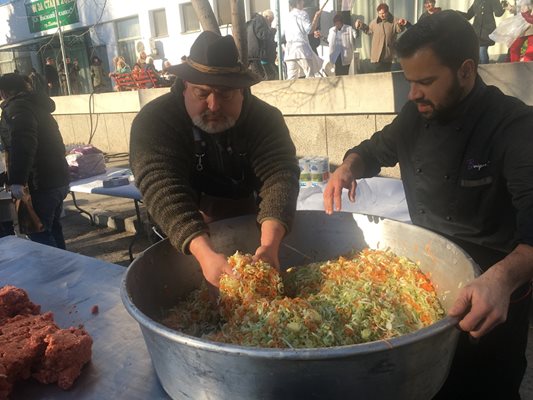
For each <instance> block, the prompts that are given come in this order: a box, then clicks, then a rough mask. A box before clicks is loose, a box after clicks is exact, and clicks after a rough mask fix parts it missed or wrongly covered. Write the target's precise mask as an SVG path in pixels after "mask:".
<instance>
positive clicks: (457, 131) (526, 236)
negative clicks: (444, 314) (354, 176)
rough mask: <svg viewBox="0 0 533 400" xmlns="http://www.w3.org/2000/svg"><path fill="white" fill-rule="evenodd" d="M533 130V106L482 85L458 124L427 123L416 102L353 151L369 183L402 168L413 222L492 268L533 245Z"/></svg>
mask: <svg viewBox="0 0 533 400" xmlns="http://www.w3.org/2000/svg"><path fill="white" fill-rule="evenodd" d="M531 126H533V108H531V107H528V106H526V105H525V104H524V103H522V102H521V101H520V100H518V99H516V98H514V97H509V96H506V95H504V94H503V93H502V92H501V91H500V90H499V89H497V88H496V87H494V86H485V84H484V83H483V82H482V81H481V79H478V82H477V83H476V86H475V88H474V90H473V91H472V92H471V93H470V94H469V95H468V96H467V98H465V99H464V100H462V101H461V103H460V104H459V105H458V106H457V107H456V110H455V113H454V114H453V117H452V118H449V119H448V120H446V121H438V120H426V119H424V118H423V117H422V116H421V115H420V114H419V113H418V110H417V106H416V104H415V103H414V102H408V103H407V104H406V105H405V106H404V107H403V109H402V111H401V112H400V114H398V116H397V117H396V118H395V119H394V121H393V122H392V123H391V124H389V125H387V126H386V127H384V128H383V129H382V130H381V131H379V132H377V133H375V134H374V135H373V136H372V137H371V139H369V140H365V141H363V142H362V143H361V144H360V145H359V146H357V147H355V148H353V149H352V150H351V151H350V152H356V153H358V154H359V155H360V156H361V157H362V158H363V160H364V165H365V177H368V176H375V175H377V174H378V173H379V171H380V168H381V167H382V166H387V167H390V166H394V165H396V164H397V163H399V165H400V170H401V177H402V181H403V185H404V189H405V197H406V200H407V205H408V207H409V214H410V216H411V220H412V221H413V223H414V224H415V225H419V226H422V227H424V228H428V229H431V230H433V231H436V232H438V233H440V234H442V235H445V236H447V237H449V238H451V239H452V240H453V241H455V242H457V243H458V244H459V245H460V246H461V247H463V248H464V249H465V250H466V251H467V252H468V253H469V254H470V255H471V256H472V257H473V258H474V259H475V260H476V262H477V263H478V264H479V265H480V266H481V267H484V266H485V267H489V266H491V265H492V264H493V263H495V262H496V261H498V256H499V255H501V254H506V253H509V252H511V251H512V250H513V249H514V248H515V247H516V245H517V244H518V243H525V244H528V245H530V246H533V135H531ZM489 258H492V259H491V260H490V261H488V262H487V261H485V260H487V259H489ZM499 259H501V257H500V258H499Z"/></svg>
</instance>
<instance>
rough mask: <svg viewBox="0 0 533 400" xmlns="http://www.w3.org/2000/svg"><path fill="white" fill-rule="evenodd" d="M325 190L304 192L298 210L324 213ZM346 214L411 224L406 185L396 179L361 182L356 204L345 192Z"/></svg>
mask: <svg viewBox="0 0 533 400" xmlns="http://www.w3.org/2000/svg"><path fill="white" fill-rule="evenodd" d="M324 186H325V185H324ZM323 189H324V187H323V186H317V187H309V188H301V189H300V195H299V196H298V203H297V209H298V210H323V209H324V200H323V197H322V196H323ZM342 211H347V212H353V213H361V214H369V215H377V216H380V217H385V218H390V219H394V220H396V221H401V222H411V218H410V217H409V212H408V210H407V203H406V201H405V193H404V191H403V185H402V181H401V180H400V179H394V178H383V177H375V178H369V179H360V180H358V181H357V189H356V192H355V203H352V202H350V200H348V191H347V190H343V192H342Z"/></svg>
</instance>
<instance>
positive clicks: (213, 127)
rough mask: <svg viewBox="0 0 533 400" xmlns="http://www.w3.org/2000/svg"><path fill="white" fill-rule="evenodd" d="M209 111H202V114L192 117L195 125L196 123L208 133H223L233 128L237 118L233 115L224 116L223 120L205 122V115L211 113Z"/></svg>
mask: <svg viewBox="0 0 533 400" xmlns="http://www.w3.org/2000/svg"><path fill="white" fill-rule="evenodd" d="M209 113H210V112H209V111H207V112H204V113H202V114H201V115H199V116H197V117H194V118H193V119H192V122H193V124H194V125H196V126H197V127H198V128H200V129H201V130H203V131H204V132H207V133H221V132H224V131H227V130H228V129H230V128H232V127H234V126H235V124H236V122H237V121H236V120H235V119H233V118H231V117H224V120H223V121H221V122H216V123H213V122H209V123H208V122H205V121H204V117H205V116H207V115H209Z"/></svg>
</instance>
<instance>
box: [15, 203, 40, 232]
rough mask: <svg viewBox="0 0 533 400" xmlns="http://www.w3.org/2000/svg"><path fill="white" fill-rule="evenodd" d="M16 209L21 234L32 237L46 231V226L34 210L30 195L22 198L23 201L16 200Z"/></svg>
mask: <svg viewBox="0 0 533 400" xmlns="http://www.w3.org/2000/svg"><path fill="white" fill-rule="evenodd" d="M15 209H16V211H17V219H18V226H19V232H20V233H21V234H24V235H30V234H32V233H39V232H42V231H44V225H43V223H42V222H41V219H40V218H39V216H38V215H37V213H36V212H35V209H34V208H33V203H32V201H31V196H30V194H29V193H27V194H25V195H24V196H22V198H21V199H17V200H15Z"/></svg>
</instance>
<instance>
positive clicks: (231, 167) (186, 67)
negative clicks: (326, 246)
mask: <svg viewBox="0 0 533 400" xmlns="http://www.w3.org/2000/svg"><path fill="white" fill-rule="evenodd" d="M171 68H172V71H171V72H172V73H173V74H175V75H176V76H177V79H176V81H175V83H174V85H173V87H172V89H171V91H170V93H168V94H165V95H163V96H161V97H159V98H157V99H155V100H153V101H152V102H150V103H148V104H147V105H146V106H144V107H143V109H142V110H141V111H140V113H139V114H138V115H137V117H136V118H135V120H134V121H133V124H132V129H131V140H130V163H131V167H132V170H133V173H134V175H135V179H136V183H137V186H138V187H139V189H140V191H141V193H142V195H143V200H144V202H145V204H146V206H147V209H148V212H149V213H150V215H151V217H152V218H153V220H154V221H155V223H156V224H157V225H158V226H159V227H160V228H161V229H162V230H163V232H164V233H165V234H166V235H167V236H168V237H169V240H170V242H171V243H172V245H173V246H174V247H175V248H176V249H178V250H179V251H181V252H183V253H192V254H193V255H194V256H195V257H196V259H197V260H198V262H199V264H200V266H201V267H202V271H203V274H204V276H205V278H206V280H207V281H208V282H209V283H211V284H212V285H214V286H218V282H219V279H220V275H221V274H222V273H223V272H226V273H231V268H230V266H229V265H228V264H227V259H226V255H224V254H220V253H217V251H216V250H215V249H214V248H213V246H212V245H211V241H210V239H209V228H208V226H207V222H210V221H213V220H216V219H221V218H229V217H233V216H237V215H243V214H247V213H257V222H258V224H259V225H260V229H261V240H260V243H258V248H257V251H256V253H255V256H256V258H259V259H262V260H264V261H267V262H270V263H271V264H273V265H274V266H278V265H279V261H278V249H279V245H280V242H281V240H282V238H283V236H284V235H285V234H286V233H287V232H288V230H289V229H290V226H291V223H292V220H293V218H294V213H295V209H296V199H297V197H298V190H299V183H298V178H299V173H300V170H299V167H298V163H297V160H296V150H295V147H294V144H293V142H292V140H291V138H290V135H289V130H288V129H287V126H286V124H285V122H284V120H283V116H282V115H281V112H280V111H279V110H278V109H276V108H274V107H272V106H270V105H268V104H267V103H265V102H263V101H261V100H259V99H258V98H257V97H255V96H253V95H252V94H251V92H250V86H252V85H254V84H256V83H258V82H259V79H258V78H257V76H255V75H254V74H253V73H251V72H250V71H249V70H248V69H247V68H245V67H244V66H243V65H242V64H241V63H240V62H239V55H238V51H237V48H236V46H235V42H234V41H233V38H232V37H231V36H225V37H222V36H220V35H218V34H216V33H213V32H209V31H205V32H202V33H201V34H200V35H199V37H198V38H197V39H196V41H195V42H194V44H193V45H192V47H191V52H190V55H189V57H187V61H186V62H185V63H182V64H180V65H176V66H173V67H171Z"/></svg>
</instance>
